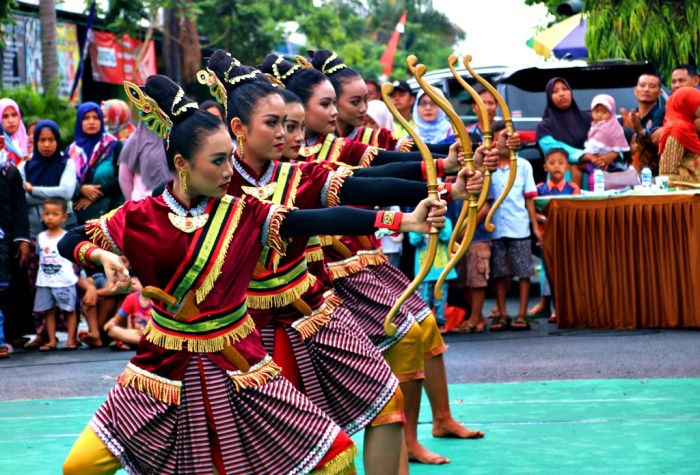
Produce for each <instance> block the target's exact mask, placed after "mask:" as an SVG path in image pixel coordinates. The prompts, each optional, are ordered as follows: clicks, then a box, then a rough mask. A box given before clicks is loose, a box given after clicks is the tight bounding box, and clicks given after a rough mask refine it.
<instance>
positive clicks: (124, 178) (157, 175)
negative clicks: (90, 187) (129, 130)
mask: <svg viewBox="0 0 700 475" xmlns="http://www.w3.org/2000/svg"><path fill="white" fill-rule="evenodd" d="M170 180H172V174H171V173H170V171H169V170H168V164H167V161H166V159H165V147H164V146H163V139H161V138H160V137H158V136H157V135H156V134H154V133H153V132H151V131H150V130H148V128H147V127H146V124H145V123H144V122H143V121H140V122H139V125H138V126H137V127H136V132H134V133H133V134H132V135H131V137H129V140H127V141H126V143H125V144H124V148H123V149H122V151H121V154H120V155H119V186H120V187H121V190H122V193H123V194H124V197H125V198H126V199H128V200H134V201H138V200H141V199H143V198H145V197H147V196H150V195H151V193H152V191H153V190H154V189H155V188H156V187H157V186H158V185H160V184H161V183H165V182H166V181H170Z"/></svg>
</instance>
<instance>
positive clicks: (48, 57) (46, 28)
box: [39, 0, 58, 88]
mask: <svg viewBox="0 0 700 475" xmlns="http://www.w3.org/2000/svg"><path fill="white" fill-rule="evenodd" d="M39 23H40V24H41V59H42V68H41V83H42V84H43V85H44V87H46V88H48V87H49V86H50V85H51V84H53V83H54V82H55V81H56V80H57V79H58V52H57V51H56V1H55V0H41V2H39Z"/></svg>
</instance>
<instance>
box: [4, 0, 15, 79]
mask: <svg viewBox="0 0 700 475" xmlns="http://www.w3.org/2000/svg"><path fill="white" fill-rule="evenodd" d="M15 6H16V4H15V0H7V1H2V2H0V30H1V29H2V25H7V24H8V23H11V22H12V19H11V18H10V15H11V14H12V8H14V7H15ZM3 46H5V41H4V38H3V36H2V35H0V48H2V47H3ZM1 76H2V75H1V74H0V77H1Z"/></svg>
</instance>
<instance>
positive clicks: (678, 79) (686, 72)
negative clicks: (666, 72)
mask: <svg viewBox="0 0 700 475" xmlns="http://www.w3.org/2000/svg"><path fill="white" fill-rule="evenodd" d="M698 84H700V76H698V70H697V68H696V67H695V66H694V65H692V64H679V65H678V66H676V67H675V68H674V69H673V72H672V73H671V94H673V93H674V92H676V91H677V90H678V89H680V88H681V87H695V88H697V87H698Z"/></svg>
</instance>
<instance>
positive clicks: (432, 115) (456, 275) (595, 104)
mask: <svg viewBox="0 0 700 475" xmlns="http://www.w3.org/2000/svg"><path fill="white" fill-rule="evenodd" d="M698 82H699V78H698V75H697V71H696V69H695V67H693V66H691V65H680V66H679V67H678V68H676V69H675V70H674V72H673V75H672V94H671V96H670V98H669V100H668V102H667V103H666V107H665V108H664V107H663V106H662V105H661V104H660V102H659V98H660V97H661V95H662V89H661V78H660V77H659V76H657V75H655V74H651V73H650V74H643V75H642V76H640V78H639V80H638V83H637V86H636V88H635V95H636V98H637V101H638V105H637V107H636V108H635V109H632V110H629V111H627V110H624V109H620V110H617V109H616V104H615V99H614V98H613V97H612V96H609V95H605V94H601V95H599V96H596V97H595V98H594V99H593V101H592V103H591V104H590V105H589V104H586V105H585V109H586V110H582V109H581V108H579V105H577V104H576V101H575V100H574V98H573V94H572V90H571V87H570V86H569V84H568V83H567V81H566V80H565V79H563V78H552V80H551V81H550V82H549V83H548V85H547V88H546V91H547V106H546V109H545V111H544V114H543V118H542V121H541V123H540V124H539V126H538V128H537V134H536V137H537V145H538V146H539V148H540V149H541V150H542V152H543V155H544V169H545V171H546V172H547V179H546V181H545V182H543V183H541V184H536V183H535V182H534V178H533V170H532V166H531V165H530V163H529V162H528V161H527V160H524V159H521V158H518V159H517V170H518V171H517V175H516V176H517V178H516V181H515V185H514V186H513V188H512V190H511V192H510V193H509V194H508V195H507V197H506V199H505V200H504V202H503V203H502V205H501V207H500V208H499V209H498V210H497V211H496V212H495V214H494V217H493V224H495V226H496V230H495V231H494V232H492V233H489V232H487V231H486V229H485V228H484V223H483V220H484V218H485V216H486V214H487V212H488V211H489V204H488V203H490V202H491V201H492V200H493V199H495V198H496V197H498V196H499V195H500V194H501V192H502V191H503V190H504V188H505V186H506V182H507V179H508V172H509V168H510V163H511V161H510V156H509V150H508V149H507V147H506V146H505V137H501V135H503V130H504V129H505V125H504V123H503V122H502V121H499V120H496V118H497V112H498V107H497V103H496V100H495V98H494V97H493V95H492V94H491V93H490V92H488V91H487V90H480V91H479V95H480V97H481V99H482V101H483V103H484V105H485V109H486V111H485V112H486V113H487V115H488V120H489V122H490V124H491V128H492V131H493V140H494V144H496V146H498V147H499V149H501V160H500V162H499V166H498V169H497V170H496V171H495V172H494V173H492V182H491V188H490V189H489V190H487V191H486V192H487V193H488V195H489V198H490V199H489V201H488V202H487V205H486V206H484V208H482V210H481V211H480V213H479V215H478V218H479V223H480V224H479V226H478V228H477V230H476V233H475V236H474V239H473V241H472V244H471V246H470V247H469V249H468V251H467V253H466V255H465V257H464V259H463V260H462V262H461V263H460V264H459V265H458V266H457V269H456V271H453V272H452V273H450V274H449V276H448V281H450V282H451V284H450V288H452V290H453V292H458V293H459V294H460V295H461V296H462V297H463V298H462V299H461V302H466V305H462V306H463V307H465V308H467V309H468V312H467V313H466V314H465V311H464V310H461V311H459V309H455V308H454V306H452V307H448V305H447V294H448V292H447V288H445V291H444V292H443V298H441V299H439V300H436V299H435V298H434V286H435V283H436V282H437V280H438V276H439V275H440V273H441V271H442V269H443V268H444V267H445V266H446V264H447V261H448V256H449V253H448V248H447V243H448V241H449V238H450V235H451V233H452V228H453V226H454V225H455V224H456V219H457V216H458V215H459V213H460V210H461V203H453V204H451V205H450V214H449V216H450V217H451V219H450V222H449V223H448V226H446V228H445V229H444V230H443V231H442V232H441V234H440V246H439V248H438V254H437V257H436V260H435V264H434V266H433V269H432V270H431V272H430V273H429V274H428V276H427V278H426V279H425V281H424V282H423V283H422V285H421V286H420V288H419V292H420V293H421V295H422V296H423V297H424V299H425V300H426V301H428V302H429V303H430V304H431V305H432V306H433V307H434V309H435V313H436V315H437V317H438V321H439V322H440V324H441V325H442V326H443V328H444V330H445V331H459V332H467V333H468V332H482V331H484V330H485V329H486V328H487V327H488V328H490V330H491V331H502V330H506V329H512V330H528V329H529V328H530V322H531V318H532V317H533V316H545V317H549V319H550V321H555V318H556V317H555V316H554V315H553V314H552V295H551V292H550V291H549V286H548V284H547V280H546V271H545V269H543V272H541V276H542V279H541V284H542V285H541V286H540V287H541V290H542V299H541V301H540V303H539V304H538V305H537V306H535V307H534V308H530V309H528V308H527V303H528V298H529V293H530V278H531V276H532V274H533V249H534V250H535V252H537V249H538V245H539V244H540V243H541V242H542V233H543V232H544V229H543V222H544V220H545V218H544V217H543V216H541V215H538V213H536V211H535V205H534V198H535V197H536V196H538V195H539V196H541V195H560V194H577V193H579V192H580V190H582V189H583V190H590V189H592V177H593V175H594V172H595V170H596V169H601V170H604V172H605V173H606V174H614V173H627V174H628V175H629V176H633V177H634V178H635V179H636V173H637V172H638V171H639V170H640V169H641V168H642V167H644V166H648V167H650V169H651V170H652V172H653V174H654V175H658V174H661V175H667V176H669V177H670V179H671V180H673V181H676V182H680V183H691V184H692V183H698V182H700V165H699V164H698V163H699V162H698V160H699V159H700V139H698V131H699V130H700V90H698V89H697V86H698ZM366 83H367V88H368V90H369V99H370V100H369V102H368V105H367V114H366V125H367V126H369V127H375V128H387V129H390V130H392V131H393V132H395V133H396V134H398V135H403V136H407V135H408V132H407V131H406V130H405V129H404V128H403V127H402V126H401V125H400V124H399V123H398V122H396V121H394V119H393V117H392V115H391V113H390V112H389V110H388V108H387V107H386V105H385V104H384V103H383V102H382V101H381V97H380V89H379V83H378V82H377V81H374V80H371V79H368V80H366ZM391 99H392V102H393V104H394V105H395V107H396V109H397V110H398V111H399V113H400V114H401V115H402V116H403V117H404V118H405V119H406V120H407V121H408V123H409V124H410V125H411V126H412V127H413V128H414V129H415V133H416V134H417V135H419V136H420V137H421V138H422V139H423V140H424V141H425V142H426V143H430V144H448V143H452V142H454V140H455V134H454V131H453V128H452V125H451V124H450V122H449V120H448V118H447V116H446V114H445V113H444V112H443V111H442V110H441V109H440V108H439V107H438V106H437V105H436V104H435V103H434V102H433V101H432V99H431V98H430V97H428V96H427V95H425V94H424V93H423V92H422V91H421V92H419V93H418V94H417V95H414V93H413V91H412V90H411V88H410V87H409V85H408V83H406V82H405V81H396V82H395V83H394V92H393V94H392V96H391ZM583 106H584V105H582V107H583ZM589 106H590V107H589ZM201 107H202V108H204V109H206V110H208V111H210V112H212V113H215V114H217V115H219V116H220V117H223V115H224V111H223V109H222V108H221V107H220V106H219V105H218V104H217V103H215V102H206V103H203V104H202V105H201ZM473 107H474V109H475V111H476V107H475V106H473ZM589 108H590V110H587V109H589ZM618 114H619V115H620V116H621V119H620V120H618V117H617V116H618ZM0 116H1V118H2V122H1V125H2V128H1V129H0V194H1V196H0V358H6V357H8V356H9V354H10V353H11V351H12V350H13V347H16V346H17V345H22V346H23V347H24V348H25V349H37V350H39V351H47V352H49V351H53V350H55V349H57V348H58V347H59V345H58V341H57V338H56V332H57V331H65V332H66V333H67V335H68V336H67V341H66V342H65V343H64V344H63V345H62V348H64V349H67V350H70V349H75V348H78V347H79V346H81V345H87V346H89V347H101V346H103V345H106V344H110V341H112V340H113V343H111V344H112V345H115V346H116V347H117V348H120V349H128V348H129V345H133V344H135V343H136V342H137V341H138V338H139V336H138V335H139V330H140V329H141V328H143V327H144V325H145V324H146V322H147V320H148V318H149V315H150V302H149V301H148V299H146V298H144V297H143V296H142V295H141V294H140V293H139V292H135V293H133V294H130V295H129V296H128V297H127V298H126V299H124V297H123V296H116V295H113V294H112V293H110V292H109V291H108V289H105V288H104V285H105V280H106V279H105V276H104V275H103V274H101V273H100V272H99V270H94V269H79V268H77V267H75V266H73V265H72V264H70V263H69V261H67V260H65V259H63V258H61V257H60V256H59V255H58V251H57V247H56V246H57V242H58V241H59V240H60V238H61V237H62V236H63V234H64V233H65V229H67V228H68V229H70V228H71V227H74V226H78V225H82V224H84V223H85V222H86V221H87V220H90V219H94V218H97V217H99V216H101V215H103V214H105V213H107V212H108V211H109V210H111V209H113V208H115V207H117V206H119V205H120V204H121V203H123V202H124V201H125V200H131V199H133V200H138V199H141V198H143V197H145V196H148V195H150V194H151V192H152V190H153V189H155V188H156V187H157V186H158V185H160V184H162V183H163V182H164V181H167V180H169V179H170V174H169V172H168V169H167V165H166V161H165V159H164V157H165V151H164V149H163V143H162V140H161V139H159V138H158V137H157V136H156V135H155V134H153V133H152V132H151V131H150V130H148V129H147V128H146V127H145V125H144V123H143V122H139V123H138V124H137V125H134V124H132V118H131V111H130V108H129V106H128V105H127V104H126V103H125V102H123V101H121V100H118V99H112V100H107V101H104V102H102V104H97V103H94V102H87V103H84V104H82V105H81V106H80V107H79V108H78V109H77V112H76V127H75V139H74V141H73V142H72V143H70V144H65V143H62V142H61V136H60V132H59V127H58V125H57V124H56V123H55V122H53V121H52V120H50V119H49V118H47V119H44V120H41V121H37V122H32V123H30V124H25V123H24V121H23V120H22V111H21V110H20V108H19V107H18V105H17V103H15V102H14V101H13V100H12V99H10V98H4V99H1V100H0ZM468 132H469V133H470V136H471V138H472V141H473V143H474V144H479V143H480V142H482V141H483V140H484V134H483V131H482V130H481V129H480V125H479V123H478V122H477V123H476V124H474V125H473V126H471V127H469V128H468ZM618 181H619V180H618ZM622 181H623V182H624V180H622ZM425 239H426V238H425V237H424V236H421V235H413V234H411V235H409V236H400V235H399V236H390V237H386V238H384V241H383V247H384V251H385V253H386V254H387V255H388V256H389V259H391V261H392V262H393V263H395V264H396V265H397V266H401V267H402V269H403V270H404V271H405V272H406V273H407V274H412V273H413V271H414V266H415V268H416V269H417V268H418V267H419V266H420V263H421V261H422V258H423V257H424V254H425V253H424V249H425V243H426V240H425ZM513 278H517V282H518V283H517V286H518V294H519V309H518V313H517V315H516V316H515V318H511V317H510V316H509V315H508V314H507V311H506V306H505V298H506V294H507V293H508V291H509V288H510V285H511V280H512V279H513ZM134 285H135V288H136V289H138V282H135V283H134ZM489 287H491V288H492V289H493V292H494V294H495V296H496V305H495V307H494V308H493V309H492V310H491V312H490V313H489V315H488V316H490V317H491V318H492V319H493V320H492V322H491V325H490V327H489V326H488V325H487V320H486V318H485V316H484V309H483V307H484V300H485V297H486V292H487V290H488V288H489ZM451 300H452V301H455V300H456V299H454V298H453V299H451ZM29 315H33V321H32V320H30V319H29V318H28V316H29ZM81 315H82V316H84V318H85V320H86V322H87V330H82V331H80V332H78V331H77V328H78V319H79V317H80V316H81ZM25 335H36V336H35V337H34V338H33V339H31V340H29V339H28V338H26V337H25Z"/></svg>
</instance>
